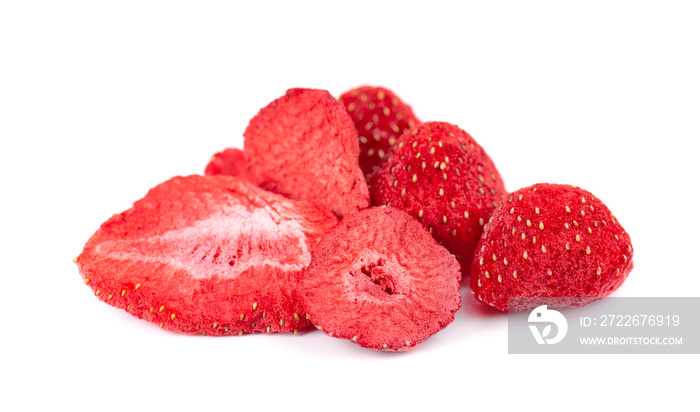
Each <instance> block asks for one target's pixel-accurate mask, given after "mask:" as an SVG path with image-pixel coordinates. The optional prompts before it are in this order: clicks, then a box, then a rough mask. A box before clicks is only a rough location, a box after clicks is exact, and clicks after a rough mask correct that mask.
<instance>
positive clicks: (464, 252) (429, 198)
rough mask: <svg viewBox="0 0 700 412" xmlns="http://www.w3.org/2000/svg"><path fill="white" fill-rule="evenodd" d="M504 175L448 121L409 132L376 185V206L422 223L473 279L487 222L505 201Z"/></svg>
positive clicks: (374, 185)
mask: <svg viewBox="0 0 700 412" xmlns="http://www.w3.org/2000/svg"><path fill="white" fill-rule="evenodd" d="M505 194H506V190H505V188H504V186H503V181H502V180H501V176H500V174H499V173H498V170H496V167H495V166H494V164H493V162H492V161H491V158H490V157H489V156H488V155H487V154H486V152H485V151H484V149H482V148H481V146H479V145H478V144H477V143H476V141H475V140H474V139H473V138H472V137H471V136H470V135H469V134H467V133H466V132H465V131H463V130H462V129H460V128H459V127H457V126H455V125H451V124H449V123H444V122H427V123H423V124H421V125H419V126H417V127H416V128H414V129H412V130H411V131H409V132H407V133H404V134H403V135H401V137H400V138H399V140H398V142H397V144H396V145H395V146H394V147H393V148H392V150H391V151H390V152H389V157H388V158H387V160H386V162H385V163H384V165H383V166H382V169H381V170H380V171H379V173H377V174H376V175H375V176H374V177H373V179H372V184H371V196H372V204H373V205H389V206H393V207H396V208H399V209H401V210H404V211H406V212H407V213H408V214H410V215H411V216H413V217H415V218H416V219H418V220H419V221H420V222H421V223H422V224H423V225H424V226H425V227H426V228H427V229H428V230H429V231H430V233H431V234H432V235H433V237H434V238H435V239H436V240H437V241H438V243H440V244H442V245H443V246H445V247H446V248H447V250H449V251H450V252H452V253H453V254H454V255H455V256H456V258H457V261H459V263H460V265H461V267H462V274H463V275H468V274H469V268H470V266H471V260H472V256H473V253H474V248H475V247H476V243H477V242H478V241H479V237H480V236H481V232H482V230H483V226H484V223H485V222H487V221H488V219H489V217H490V216H491V213H492V212H493V210H494V209H495V207H496V202H498V201H500V200H501V199H503V197H504V196H505Z"/></svg>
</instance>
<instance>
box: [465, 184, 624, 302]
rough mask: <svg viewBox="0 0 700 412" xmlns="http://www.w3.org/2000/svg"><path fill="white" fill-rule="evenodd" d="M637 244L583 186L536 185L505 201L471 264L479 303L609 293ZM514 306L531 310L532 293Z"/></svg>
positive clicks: (578, 299) (587, 297)
mask: <svg viewBox="0 0 700 412" xmlns="http://www.w3.org/2000/svg"><path fill="white" fill-rule="evenodd" d="M632 252H633V250H632V243H631V242H630V237H629V235H628V234H627V232H625V230H624V229H623V228H622V226H621V225H620V223H619V222H618V221H617V219H616V218H615V216H613V214H612V213H610V210H609V209H608V208H607V207H606V206H605V205H604V204H603V202H601V201H600V200H599V199H598V198H596V197H595V196H593V195H592V194H591V193H590V192H588V191H585V190H583V189H580V188H577V187H574V186H569V185H559V184H546V183H543V184H536V185H534V186H530V187H526V188H523V189H520V190H517V191H515V192H513V193H511V194H510V195H508V196H507V200H506V201H504V202H503V203H501V204H500V205H499V206H498V208H497V209H496V211H495V212H494V214H493V216H492V217H491V221H490V222H489V223H488V224H487V225H486V228H485V230H484V233H483V235H482V237H481V240H480V241H479V245H478V248H477V251H476V253H475V255H474V261H473V263H472V277H471V288H472V291H473V292H474V296H475V297H476V299H477V300H478V301H479V302H482V303H485V304H487V305H489V306H492V307H494V308H496V309H499V310H503V311H506V310H509V304H508V298H509V297H525V298H563V299H560V300H559V301H557V302H558V304H559V306H580V305H583V304H586V303H589V302H591V301H593V300H596V299H599V298H602V297H604V296H607V295H609V294H610V293H612V292H613V291H614V290H615V289H617V288H618V287H620V285H622V282H624V280H625V279H626V278H627V275H628V274H629V272H630V270H632ZM523 302H527V304H518V306H517V307H511V308H510V310H525V309H532V308H534V307H536V306H539V305H540V304H542V302H543V301H542V300H538V299H528V300H527V301H525V300H523Z"/></svg>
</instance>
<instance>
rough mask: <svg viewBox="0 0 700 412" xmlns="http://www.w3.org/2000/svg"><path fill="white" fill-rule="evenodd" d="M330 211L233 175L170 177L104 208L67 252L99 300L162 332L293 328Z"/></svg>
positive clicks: (302, 321)
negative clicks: (104, 214)
mask: <svg viewBox="0 0 700 412" xmlns="http://www.w3.org/2000/svg"><path fill="white" fill-rule="evenodd" d="M336 223H337V219H336V218H335V216H333V214H332V213H331V212H330V211H327V210H325V209H321V208H319V207H317V206H315V205H312V204H310V203H308V202H296V201H291V200H289V199H286V198H284V197H282V196H280V195H276V194H273V193H269V192H266V191H264V190H262V189H260V188H257V187H255V186H253V185H252V184H250V183H248V182H246V181H245V180H243V179H242V178H240V177H230V176H188V177H175V178H173V179H171V180H168V181H167V182H165V183H162V184H160V185H158V186H156V187H155V188H153V189H151V190H150V191H149V192H148V194H147V195H146V196H145V197H144V198H143V199H141V200H139V201H137V202H135V203H134V206H133V207H132V208H131V209H129V210H127V211H125V212H123V213H121V214H117V215H114V216H112V217H111V218H110V219H109V220H108V221H107V222H105V223H104V224H102V226H101V227H100V229H99V230H98V231H97V232H96V233H95V234H94V235H93V236H92V237H91V238H90V240H88V242H87V244H86V245H85V248H84V250H83V253H82V254H81V255H80V256H79V257H78V258H77V259H76V263H77V264H78V267H79V270H80V274H81V276H82V277H83V278H84V281H85V283H87V284H88V286H90V287H91V288H92V289H93V290H94V291H95V295H96V296H97V297H98V298H99V299H101V300H102V301H104V302H106V303H108V304H110V305H113V306H116V307H119V308H123V309H125V310H126V311H127V312H129V313H131V314H132V315H134V316H136V317H139V318H142V319H145V320H148V321H150V322H153V323H156V324H158V325H159V326H160V327H162V328H163V329H166V330H173V331H179V332H184V333H205V334H212V335H225V334H236V333H238V334H242V333H250V332H293V331H296V330H298V329H299V328H302V327H304V326H306V325H307V323H308V321H307V320H306V316H305V314H304V312H303V309H302V306H301V304H300V302H299V299H298V296H297V292H296V289H297V283H298V278H299V276H300V273H301V272H302V271H303V270H304V269H306V267H307V266H308V265H309V264H310V262H311V249H312V247H313V246H314V245H315V244H316V242H317V241H318V239H319V238H320V237H321V236H322V235H323V234H325V233H326V232H327V231H328V230H330V229H331V228H332V227H333V226H334V225H335V224H336Z"/></svg>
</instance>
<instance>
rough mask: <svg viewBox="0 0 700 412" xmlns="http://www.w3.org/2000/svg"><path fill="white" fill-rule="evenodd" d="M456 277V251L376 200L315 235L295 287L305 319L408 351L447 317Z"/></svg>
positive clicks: (456, 298) (456, 300)
mask: <svg viewBox="0 0 700 412" xmlns="http://www.w3.org/2000/svg"><path fill="white" fill-rule="evenodd" d="M460 278H461V275H460V272H459V264H458V263H457V261H456V260H455V258H454V257H453V256H452V255H451V254H450V253H449V252H448V251H447V250H446V249H445V248H443V247H441V246H439V245H438V244H437V243H436V242H435V240H434V239H433V238H432V237H431V236H430V234H429V233H428V232H427V231H426V230H425V228H424V227H423V226H421V224H420V223H418V222H417V221H416V220H415V219H413V218H412V217H410V216H409V215H407V214H406V213H404V212H402V211H400V210H398V209H394V208H390V207H380V208H369V209H365V210H363V211H360V212H358V213H355V214H352V215H350V216H348V217H346V218H345V219H343V220H342V221H341V222H340V223H339V224H338V226H336V227H335V228H334V229H332V230H331V231H330V232H329V233H328V234H327V235H326V236H324V237H323V239H321V241H320V242H319V244H318V246H317V248H316V249H315V250H314V253H313V259H312V263H311V265H310V266H309V268H308V269H307V270H306V272H305V273H304V274H303V276H302V281H301V283H300V290H301V294H302V300H303V303H304V307H305V308H306V311H307V313H308V314H309V316H310V319H311V322H313V324H314V325H316V327H317V328H319V329H321V330H323V332H324V333H326V334H328V335H329V336H333V337H336V338H341V339H349V340H351V341H352V342H355V343H357V344H359V345H360V346H363V347H366V348H370V349H375V350H383V351H407V350H410V349H413V348H415V347H417V346H418V345H419V344H420V343H421V342H423V341H424V340H425V339H427V338H428V337H430V336H432V335H433V334H435V333H437V332H438V331H440V330H441V329H443V328H444V327H445V326H447V325H448V324H449V323H450V322H452V321H453V320H454V313H455V312H456V311H457V310H458V309H459V307H460V305H461V297H460Z"/></svg>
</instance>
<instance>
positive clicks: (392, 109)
mask: <svg viewBox="0 0 700 412" xmlns="http://www.w3.org/2000/svg"><path fill="white" fill-rule="evenodd" d="M338 100H339V101H340V102H341V103H342V104H343V105H344V106H345V108H346V109H347V110H348V113H350V117H351V118H352V121H353V122H354V123H355V127H356V128H357V133H358V135H359V139H360V168H361V169H362V171H363V172H364V174H365V177H367V179H369V177H370V176H371V175H372V174H373V173H375V172H377V171H378V170H379V169H380V167H381V165H382V164H383V163H384V158H385V157H386V155H387V154H388V153H389V149H390V148H391V147H392V146H393V145H394V144H395V143H396V141H397V140H398V138H399V136H401V134H403V133H404V132H406V131H407V130H408V129H411V128H413V127H414V126H416V125H417V124H419V123H420V122H419V121H418V119H417V118H416V116H415V115H414V114H413V110H412V109H411V106H409V105H407V104H406V103H404V102H402V101H401V99H399V98H398V96H396V94H394V92H392V91H391V90H389V89H386V88H383V87H373V86H362V87H357V88H355V89H352V90H350V91H347V92H345V93H343V94H342V95H341V96H340V98H338Z"/></svg>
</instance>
